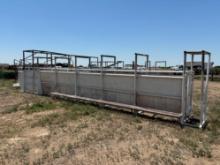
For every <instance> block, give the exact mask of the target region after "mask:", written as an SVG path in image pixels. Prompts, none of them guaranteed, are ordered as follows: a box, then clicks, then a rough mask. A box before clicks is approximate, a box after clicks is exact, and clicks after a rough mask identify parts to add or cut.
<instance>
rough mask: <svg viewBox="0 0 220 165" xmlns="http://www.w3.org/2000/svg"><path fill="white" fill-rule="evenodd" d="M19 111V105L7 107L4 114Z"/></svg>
mask: <svg viewBox="0 0 220 165" xmlns="http://www.w3.org/2000/svg"><path fill="white" fill-rule="evenodd" d="M17 111H18V106H16V105H15V106H12V107H10V108H7V109H6V110H4V111H2V112H1V113H2V114H9V113H14V112H17Z"/></svg>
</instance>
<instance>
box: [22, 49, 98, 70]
mask: <svg viewBox="0 0 220 165" xmlns="http://www.w3.org/2000/svg"><path fill="white" fill-rule="evenodd" d="M25 53H31V55H30V56H26V55H25ZM36 54H44V55H46V57H45V59H46V63H47V65H48V62H49V61H50V62H51V63H50V66H51V67H52V66H53V61H55V59H54V58H53V57H54V56H55V58H68V59H69V60H68V65H69V66H70V63H71V62H70V61H71V58H72V57H76V56H77V57H78V58H79V57H81V58H89V67H90V66H91V58H96V59H97V61H98V57H94V56H83V55H70V54H64V53H57V52H50V51H44V50H34V49H33V50H24V51H23V59H22V61H23V67H22V68H23V69H25V65H26V62H25V61H26V60H30V59H29V58H31V60H32V67H33V66H34V58H35V55H36ZM57 56H59V57H57ZM60 56H61V57H60Z"/></svg>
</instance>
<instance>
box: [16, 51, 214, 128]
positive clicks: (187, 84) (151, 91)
mask: <svg viewBox="0 0 220 165" xmlns="http://www.w3.org/2000/svg"><path fill="white" fill-rule="evenodd" d="M24 52H29V53H32V55H31V56H29V57H31V58H32V62H33V63H32V64H31V65H30V64H26V59H27V58H26V57H25V56H24V58H23V60H22V64H21V67H18V68H20V69H19V70H18V81H19V83H20V86H21V89H22V91H23V92H28V93H33V94H38V95H51V96H53V97H56V98H63V99H69V100H75V101H85V102H90V103H93V104H100V105H107V106H111V107H115V108H119V109H129V110H132V111H133V112H137V113H141V114H142V113H152V114H158V115H165V116H169V117H174V118H177V119H179V121H180V123H181V124H182V125H193V122H192V121H193V120H192V119H193V118H192V114H193V113H192V111H193V106H192V105H193V104H192V102H193V101H192V100H193V80H194V79H193V76H194V72H193V67H192V68H191V69H190V70H186V68H185V69H184V70H183V71H179V72H175V71H158V70H156V71H154V70H150V67H149V66H147V64H148V62H149V56H148V55H143V54H135V62H134V68H133V70H132V69H131V70H125V69H123V68H120V69H119V68H114V67H113V68H112V67H110V68H108V67H103V58H104V57H110V58H111V57H112V56H101V62H100V66H98V60H97V66H96V67H95V68H92V67H90V66H89V67H88V68H79V67H78V66H77V59H78V58H86V57H87V58H88V59H89V65H90V63H91V61H90V58H91V57H89V56H76V55H74V56H73V57H74V66H73V65H72V67H67V68H57V67H56V65H53V64H52V61H53V57H52V55H51V54H52V53H54V52H46V51H41V52H36V50H29V51H24ZM40 53H42V54H46V55H47V58H50V59H51V63H50V64H51V66H48V61H49V60H48V59H47V58H46V60H47V61H46V67H45V66H44V67H42V65H41V66H40V64H39V61H37V62H38V64H37V65H35V63H34V61H35V60H34V58H36V57H35V56H36V55H37V54H40ZM48 54H50V55H51V56H50V57H48ZM188 54H189V55H191V56H192V58H191V63H192V66H193V62H194V56H196V55H201V56H202V63H203V66H205V64H204V62H205V57H206V55H208V57H209V59H208V61H209V63H210V53H209V52H206V51H201V52H184V64H185V63H186V62H187V55H188ZM56 55H59V54H58V53H56ZM62 55H63V54H62ZM66 56H67V60H68V65H70V66H71V58H72V56H71V55H66ZM66 56H65V57H66ZM139 56H144V57H147V58H146V63H145V64H146V66H145V67H146V68H145V69H143V68H142V70H139V68H138V64H137V59H138V57H139ZM56 57H57V56H56ZM38 58H40V57H39V55H38ZM114 63H115V64H117V61H116V59H114ZM44 64H45V63H44ZM111 66H112V64H111ZM208 66H209V65H208ZM206 70H207V71H206V72H205V68H204V67H203V68H202V71H201V72H202V76H201V77H202V78H201V79H202V80H201V82H202V83H201V109H200V118H199V123H198V127H200V128H203V127H204V126H205V124H206V121H207V117H206V110H207V90H208V78H209V77H208V75H209V67H207V68H206ZM205 73H206V79H205ZM193 126H194V125H193Z"/></svg>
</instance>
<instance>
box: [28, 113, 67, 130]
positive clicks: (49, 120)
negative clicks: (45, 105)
mask: <svg viewBox="0 0 220 165" xmlns="http://www.w3.org/2000/svg"><path fill="white" fill-rule="evenodd" d="M60 116H62V115H60V114H58V113H53V114H50V115H47V116H44V117H42V118H41V119H39V120H38V121H37V122H35V123H33V124H32V127H37V126H41V127H45V126H46V125H52V124H59V123H61V122H64V121H65V120H63V118H61V117H60Z"/></svg>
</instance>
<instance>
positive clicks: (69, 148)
mask: <svg viewBox="0 0 220 165" xmlns="http://www.w3.org/2000/svg"><path fill="white" fill-rule="evenodd" d="M67 151H68V153H69V154H71V155H73V154H75V150H74V145H73V144H71V143H68V145H67Z"/></svg>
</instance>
